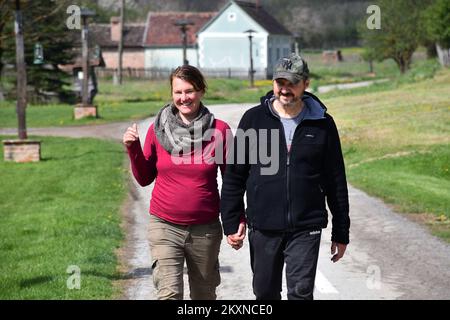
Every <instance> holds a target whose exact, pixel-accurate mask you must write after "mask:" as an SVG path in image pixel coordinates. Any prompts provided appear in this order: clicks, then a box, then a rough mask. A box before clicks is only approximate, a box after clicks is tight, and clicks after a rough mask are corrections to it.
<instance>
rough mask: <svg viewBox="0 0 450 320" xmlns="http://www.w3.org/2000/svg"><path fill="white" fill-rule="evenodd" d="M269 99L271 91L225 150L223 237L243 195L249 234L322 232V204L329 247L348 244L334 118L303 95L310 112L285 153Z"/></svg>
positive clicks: (235, 220)
mask: <svg viewBox="0 0 450 320" xmlns="http://www.w3.org/2000/svg"><path fill="white" fill-rule="evenodd" d="M272 97H273V92H272V91H271V92H269V93H268V94H267V95H266V96H264V97H262V98H261V104H260V105H258V106H256V107H254V108H251V109H249V110H248V111H247V112H245V114H244V115H243V117H242V119H241V121H240V123H239V126H238V130H237V132H236V136H235V138H234V143H233V146H232V149H230V150H229V151H230V152H229V157H228V163H227V167H226V170H225V176H224V178H223V185H222V194H221V204H220V209H221V219H222V223H223V228H224V233H225V234H226V235H229V234H233V233H235V232H237V229H238V225H239V222H240V217H241V215H242V213H243V212H244V202H243V196H244V193H245V191H247V208H246V210H245V214H246V218H247V223H248V225H249V227H250V228H255V229H259V230H270V231H281V232H289V231H294V230H314V229H317V228H325V227H326V226H327V223H328V213H327V210H326V207H325V199H326V201H327V203H328V207H329V208H330V211H331V213H332V216H333V218H332V241H336V242H338V243H343V244H347V243H348V242H349V229H350V218H349V204H348V191H347V181H346V177H345V168H344V160H343V157H342V151H341V145H340V141H339V135H338V131H337V128H336V125H335V123H334V120H333V118H332V117H331V116H330V115H329V114H327V113H326V107H325V106H324V105H323V103H322V102H321V101H320V100H319V99H318V98H317V97H316V96H314V95H313V94H311V93H308V92H305V94H304V96H303V101H304V102H305V107H306V108H308V109H307V110H306V115H305V117H304V118H303V120H302V121H301V122H300V124H299V125H298V126H297V128H296V130H295V133H294V137H293V141H292V145H291V149H290V151H289V152H288V151H287V146H286V140H285V137H284V129H283V125H282V123H281V121H280V119H279V117H278V116H277V115H276V114H275V113H274V112H273V111H272V109H271V107H270V103H271V102H270V99H271V98H272ZM252 129H254V130H256V131H253V130H252ZM262 129H265V130H262ZM277 133H278V135H277ZM244 134H245V135H244ZM271 134H273V137H272V138H271ZM244 136H245V137H244ZM243 137H244V138H243ZM243 142H244V143H243ZM268 159H271V161H270V162H269V161H268ZM277 161H278V166H277V165H276V164H277V163H276V162H277ZM270 168H272V169H270ZM274 168H276V169H277V170H274ZM264 170H266V171H264Z"/></svg>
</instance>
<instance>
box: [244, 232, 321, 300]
mask: <svg viewBox="0 0 450 320" xmlns="http://www.w3.org/2000/svg"><path fill="white" fill-rule="evenodd" d="M320 237H321V230H317V229H316V230H309V231H294V232H271V231H262V230H254V229H253V230H250V231H249V242H250V259H251V265H252V271H253V293H254V294H255V296H256V299H257V300H280V299H281V281H282V272H283V266H284V263H286V281H287V289H288V292H287V297H288V299H289V300H313V291H314V280H315V277H316V268H317V259H318V257H319V248H320Z"/></svg>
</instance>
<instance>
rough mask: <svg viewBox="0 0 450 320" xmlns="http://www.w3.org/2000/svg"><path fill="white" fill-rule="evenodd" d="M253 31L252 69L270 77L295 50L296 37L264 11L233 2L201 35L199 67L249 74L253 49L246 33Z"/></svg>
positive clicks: (201, 30) (257, 6) (239, 2)
mask: <svg viewBox="0 0 450 320" xmlns="http://www.w3.org/2000/svg"><path fill="white" fill-rule="evenodd" d="M249 29H251V30H254V31H255V32H254V33H253V34H252V35H253V40H252V46H253V53H252V54H253V68H254V70H255V71H256V75H259V76H260V77H271V75H272V68H273V66H274V64H275V62H276V61H277V60H278V59H279V58H281V57H283V56H287V55H288V54H289V53H290V52H291V51H293V50H294V43H295V40H294V36H293V35H292V34H291V33H290V32H289V31H288V30H287V29H286V28H285V27H284V26H283V25H282V24H280V23H279V22H278V21H277V20H276V19H275V18H274V17H273V16H272V15H270V14H269V13H268V12H267V11H266V10H265V9H264V8H263V7H261V6H260V5H258V4H255V3H249V2H243V1H234V0H232V1H230V2H229V3H228V4H226V5H225V6H224V7H223V8H222V10H220V11H219V13H218V14H217V15H216V16H215V17H214V18H213V19H211V21H209V22H208V23H207V24H206V25H205V26H204V27H203V28H201V29H200V30H199V31H198V55H199V66H200V67H201V68H206V69H214V68H221V69H224V68H234V69H236V68H237V69H243V70H249V68H250V52H249V50H250V45H249V38H248V33H244V31H246V30H249Z"/></svg>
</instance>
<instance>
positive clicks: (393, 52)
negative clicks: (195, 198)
mask: <svg viewBox="0 0 450 320" xmlns="http://www.w3.org/2000/svg"><path fill="white" fill-rule="evenodd" d="M378 5H379V6H380V9H381V29H373V30H370V29H368V28H367V27H366V26H365V25H364V27H363V28H361V29H360V33H361V35H362V38H363V42H364V45H365V47H368V48H370V50H372V51H373V53H374V55H375V56H376V57H377V60H379V61H381V60H384V59H389V58H391V59H393V60H394V61H395V62H396V63H397V65H398V67H399V69H400V72H401V73H404V72H406V70H408V69H409V68H410V65H411V61H412V55H413V53H414V51H415V50H416V49H417V47H418V45H419V43H420V41H421V39H422V38H423V36H422V33H423V31H422V28H421V26H420V12H421V10H422V9H423V8H424V4H423V1H419V0H395V1H391V0H380V1H378Z"/></svg>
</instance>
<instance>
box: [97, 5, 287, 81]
mask: <svg viewBox="0 0 450 320" xmlns="http://www.w3.org/2000/svg"><path fill="white" fill-rule="evenodd" d="M179 21H188V22H190V23H192V25H188V26H187V50H186V53H187V60H188V62H189V64H191V65H193V66H197V67H199V68H201V69H202V70H203V71H204V72H205V74H207V75H211V74H216V75H218V76H226V75H227V74H228V75H231V76H236V75H237V74H239V75H240V76H247V75H248V71H249V69H250V52H249V47H250V46H249V38H248V33H245V31H246V30H250V29H251V30H254V32H253V34H252V36H253V40H252V46H253V52H252V56H253V68H254V70H255V71H256V76H257V77H259V78H266V77H271V75H272V68H273V66H274V64H275V62H276V61H277V60H278V59H279V58H280V57H283V56H287V55H288V54H289V53H290V52H291V51H293V50H294V43H295V40H294V36H293V35H292V34H291V33H290V32H289V31H288V30H287V29H286V28H285V27H284V26H283V25H281V24H280V23H279V22H278V21H277V20H276V19H275V18H274V17H273V16H272V15H270V14H269V13H268V12H267V11H266V10H265V9H264V8H263V7H262V6H260V5H258V4H255V3H249V2H244V1H235V0H232V1H230V2H228V3H227V4H226V5H225V6H224V7H223V8H222V9H221V10H220V11H219V12H149V13H148V16H147V21H146V22H145V23H126V24H125V26H124V47H123V68H124V69H125V70H127V69H128V70H129V74H130V75H131V74H133V75H136V76H138V77H140V76H151V77H153V76H158V75H159V76H161V75H164V76H165V75H167V74H168V73H167V72H168V71H170V70H171V69H174V68H176V67H177V66H179V65H181V64H182V63H183V38H182V32H181V30H180V27H179V26H177V25H176V23H177V22H179ZM89 28H90V34H91V35H92V37H91V38H92V39H91V40H92V43H94V44H97V45H99V46H100V47H101V49H102V53H103V59H104V61H105V67H106V69H116V68H117V66H118V53H117V50H118V41H119V36H120V20H119V18H118V17H112V18H111V23H110V24H92V25H90V27H89ZM144 69H146V70H147V71H145V72H132V70H134V71H139V70H140V71H143V70H144ZM155 69H156V70H159V69H161V70H166V72H163V73H158V72H157V73H155V72H154V71H153V70H155Z"/></svg>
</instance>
